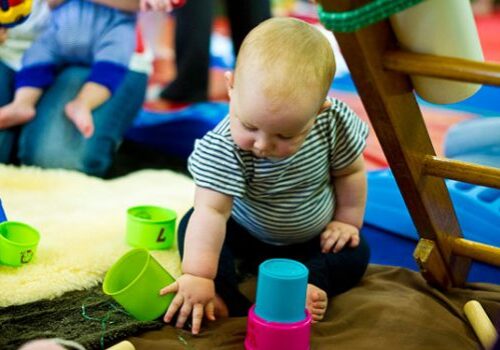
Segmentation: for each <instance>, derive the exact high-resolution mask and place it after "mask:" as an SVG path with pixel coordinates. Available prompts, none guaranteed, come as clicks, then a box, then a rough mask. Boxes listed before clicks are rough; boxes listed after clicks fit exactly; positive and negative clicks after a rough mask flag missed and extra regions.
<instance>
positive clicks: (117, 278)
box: [102, 248, 175, 321]
mask: <svg viewBox="0 0 500 350" xmlns="http://www.w3.org/2000/svg"><path fill="white" fill-rule="evenodd" d="M174 281H175V279H174V278H173V277H172V276H171V275H170V274H169V273H168V272H167V271H166V270H165V269H164V268H163V267H162V266H161V265H160V264H159V263H158V261H156V259H155V258H153V257H152V256H151V254H149V252H148V251H147V250H146V249H144V248H136V249H132V250H131V251H129V252H128V253H126V254H125V255H123V256H122V257H121V258H120V259H118V261H117V262H115V264H114V265H113V266H111V268H110V269H109V271H108V272H107V273H106V276H105V277H104V283H103V285H102V290H103V292H104V294H107V295H109V296H111V297H112V298H113V299H114V300H116V302H117V303H118V304H120V305H121V306H123V308H124V309H125V310H127V311H128V313H130V314H131V315H132V316H134V317H135V318H136V319H138V320H140V321H151V320H154V319H156V318H158V317H160V316H162V315H163V314H164V313H165V311H167V308H168V306H169V305H170V303H171V302H172V299H173V298H174V293H169V294H167V295H165V296H161V295H160V289H162V288H163V287H165V286H167V285H169V284H171V283H172V282H174Z"/></svg>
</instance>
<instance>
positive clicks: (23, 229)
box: [0, 221, 40, 267]
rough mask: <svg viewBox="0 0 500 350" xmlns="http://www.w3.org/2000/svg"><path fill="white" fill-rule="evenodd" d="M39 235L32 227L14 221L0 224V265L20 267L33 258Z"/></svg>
mask: <svg viewBox="0 0 500 350" xmlns="http://www.w3.org/2000/svg"><path fill="white" fill-rule="evenodd" d="M39 241H40V234H39V233H38V231H37V230H36V229H34V228H33V227H31V226H29V225H26V224H23V223H21V222H16V221H4V222H2V223H0V263H1V264H4V265H9V266H16V267H17V266H21V265H24V264H27V263H29V262H30V261H31V260H32V259H33V257H34V256H35V253H36V249H37V246H38V242H39Z"/></svg>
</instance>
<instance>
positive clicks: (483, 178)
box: [423, 156, 500, 188]
mask: <svg viewBox="0 0 500 350" xmlns="http://www.w3.org/2000/svg"><path fill="white" fill-rule="evenodd" d="M423 172H424V173H425V174H426V175H431V176H437V177H443V178H446V179H453V180H457V181H464V182H469V183H473V184H476V185H482V186H488V187H494V188H500V169H498V168H493V167H488V166H483V165H477V164H473V163H467V162H462V161H459V160H451V159H446V158H439V157H436V156H426V157H425V158H424V167H423Z"/></svg>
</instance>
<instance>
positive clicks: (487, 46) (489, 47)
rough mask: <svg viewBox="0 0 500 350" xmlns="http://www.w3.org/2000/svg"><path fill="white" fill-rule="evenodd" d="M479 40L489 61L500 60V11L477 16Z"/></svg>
mask: <svg viewBox="0 0 500 350" xmlns="http://www.w3.org/2000/svg"><path fill="white" fill-rule="evenodd" d="M476 25H477V30H478V32H479V40H480V41H481V46H482V47H483V53H484V58H485V59H486V60H487V61H496V62H499V61H500V35H498V33H500V11H497V12H495V13H492V14H490V15H485V16H477V17H476Z"/></svg>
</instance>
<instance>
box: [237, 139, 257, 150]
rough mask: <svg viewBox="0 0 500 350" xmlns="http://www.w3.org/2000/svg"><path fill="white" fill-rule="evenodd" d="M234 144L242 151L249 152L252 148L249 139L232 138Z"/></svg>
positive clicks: (251, 142) (251, 141)
mask: <svg viewBox="0 0 500 350" xmlns="http://www.w3.org/2000/svg"><path fill="white" fill-rule="evenodd" d="M234 142H235V143H236V144H237V145H238V147H240V148H241V149H243V150H250V149H252V147H253V139H252V138H251V137H244V136H242V135H238V136H235V137H234Z"/></svg>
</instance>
